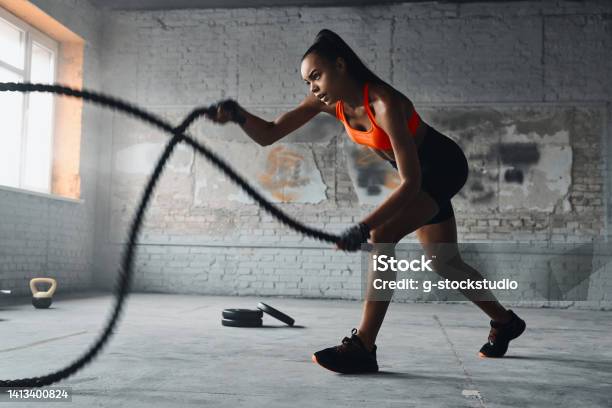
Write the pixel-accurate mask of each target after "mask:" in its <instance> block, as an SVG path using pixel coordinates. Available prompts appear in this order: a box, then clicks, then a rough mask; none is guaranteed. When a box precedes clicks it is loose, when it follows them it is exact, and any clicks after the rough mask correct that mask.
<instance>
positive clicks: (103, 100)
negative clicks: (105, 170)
mask: <svg viewBox="0 0 612 408" xmlns="http://www.w3.org/2000/svg"><path fill="white" fill-rule="evenodd" d="M6 91H17V92H51V93H55V94H59V95H66V96H73V97H76V98H82V99H83V100H86V101H90V102H93V103H96V104H99V105H102V106H105V107H108V108H111V109H116V110H119V111H122V112H125V113H128V114H130V115H132V116H135V117H136V118H138V119H140V120H142V121H145V122H147V123H150V124H152V125H154V126H156V127H158V128H160V129H162V130H164V131H165V132H167V133H170V134H172V135H173V136H172V139H171V140H170V141H169V142H168V144H167V145H166V148H165V149H164V151H163V153H162V155H161V157H160V158H159V161H158V162H157V164H156V166H155V169H154V170H153V174H152V175H151V177H150V178H149V181H148V182H147V185H146V188H145V191H144V192H143V194H142V196H141V198H140V203H139V204H138V210H137V212H136V214H135V215H134V217H133V218H132V222H131V227H130V231H129V240H128V245H127V247H126V248H125V249H124V251H123V254H122V259H121V268H120V269H119V276H118V278H117V284H116V286H115V306H114V309H113V311H112V314H111V317H110V318H109V320H108V322H107V323H106V326H105V328H104V330H103V332H102V334H101V335H100V336H99V337H98V339H97V340H96V341H95V342H94V344H93V345H92V346H91V347H90V348H89V350H87V352H85V353H84V354H83V355H82V356H81V357H79V358H78V359H77V360H75V361H74V362H73V363H71V364H70V365H68V366H67V367H65V368H63V369H61V370H59V371H56V372H53V373H51V374H47V375H45V376H42V377H32V378H23V379H19V380H0V387H5V388H17V387H27V388H31V387H44V386H47V385H50V384H53V383H56V382H58V381H61V380H63V379H65V378H68V377H69V376H71V375H72V374H74V373H76V372H77V371H79V370H80V369H81V368H83V367H84V366H85V365H86V364H88V363H90V362H91V361H92V360H93V358H94V357H95V356H96V355H97V354H98V353H99V352H100V350H101V349H102V347H104V345H105V344H106V342H107V341H108V339H109V338H110V336H111V334H112V332H113V329H114V328H115V326H116V324H117V322H118V320H119V317H120V314H121V310H122V308H123V304H124V302H125V299H126V298H127V295H128V294H129V291H130V284H131V279H132V269H133V264H134V253H135V249H136V243H137V240H138V236H139V234H140V230H141V227H142V223H143V219H144V215H145V212H146V209H147V206H148V204H149V200H150V198H151V196H152V195H153V191H154V190H155V186H156V184H157V181H158V180H159V178H160V176H161V174H162V172H163V170H164V166H165V165H166V162H167V161H168V159H169V158H170V155H171V154H172V151H173V150H174V148H175V147H176V145H177V144H178V143H179V142H185V143H187V144H189V145H190V146H192V147H193V148H194V149H195V150H196V151H198V152H199V153H200V154H203V155H204V156H205V157H206V158H207V159H208V160H209V161H211V162H213V163H214V164H215V165H216V166H217V167H218V168H220V169H221V170H222V171H223V172H224V173H225V174H226V175H227V176H228V177H229V178H230V179H231V180H232V181H234V182H235V183H236V184H238V185H239V186H240V187H241V188H242V189H243V190H245V191H246V192H247V193H248V194H249V195H250V196H251V197H253V199H255V201H256V202H257V203H258V204H259V205H260V206H261V207H263V208H264V209H265V210H266V211H268V212H269V213H270V214H272V215H273V216H274V217H275V218H276V219H278V220H279V221H280V222H281V223H283V224H285V225H287V226H288V227H290V228H292V229H294V230H296V231H298V232H299V233H301V234H303V235H306V236H309V237H312V238H316V239H319V240H321V241H327V242H329V243H336V242H338V240H339V239H340V237H338V236H336V235H332V234H328V233H325V232H323V231H319V230H316V229H314V228H310V227H307V226H305V225H303V224H301V223H299V222H298V221H296V220H294V219H293V218H291V217H290V216H288V215H287V214H285V213H284V212H283V211H281V210H280V209H278V208H277V207H276V206H274V204H272V203H270V202H268V201H267V200H266V199H265V198H263V197H262V196H261V195H260V194H259V193H258V192H257V191H255V190H254V189H253V188H252V187H251V186H250V185H249V184H248V183H247V182H246V181H245V180H244V179H243V178H242V177H241V176H239V175H238V174H236V172H234V170H233V169H232V168H231V167H229V165H227V164H226V163H225V162H224V161H223V160H222V159H220V158H219V157H217V156H216V155H215V154H214V153H213V152H211V151H209V150H208V149H207V148H206V147H205V146H203V145H201V144H200V143H198V142H197V141H195V140H194V139H192V138H191V137H190V136H188V135H187V134H185V131H186V130H187V128H188V127H189V125H191V123H193V121H195V120H196V119H197V118H199V117H200V116H202V115H205V114H206V113H208V112H212V111H211V109H213V107H212V106H211V107H203V108H197V109H194V110H193V111H192V112H191V113H190V114H189V115H188V116H187V117H186V118H185V120H183V122H182V123H181V124H180V125H179V126H177V127H172V126H171V125H170V124H168V123H166V122H165V121H164V120H162V119H161V118H158V117H157V116H155V115H153V114H151V113H148V112H145V111H144V110H142V109H140V108H138V107H136V106H134V105H130V104H129V103H127V102H125V101H122V100H120V99H118V98H114V97H110V96H106V95H103V94H100V93H96V92H91V91H87V90H76V89H72V88H69V87H66V86H61V85H46V84H31V83H14V82H0V92H6Z"/></svg>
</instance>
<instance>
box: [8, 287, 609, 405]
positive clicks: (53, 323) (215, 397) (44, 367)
mask: <svg viewBox="0 0 612 408" xmlns="http://www.w3.org/2000/svg"><path fill="white" fill-rule="evenodd" d="M260 300H263V301H264V302H266V303H268V304H270V305H271V306H274V307H277V308H278V309H280V310H282V311H284V312H286V313H287V314H289V315H291V316H292V317H294V318H295V320H296V325H299V326H302V327H294V328H290V327H287V326H284V325H283V324H282V323H280V322H278V321H276V320H274V319H273V318H271V317H269V316H264V325H265V327H263V328H255V329H252V328H251V329H249V328H229V327H223V326H221V323H220V320H221V310H222V309H224V308H239V307H240V308H255V306H256V305H257V302H258V301H260ZM4 302H5V303H4V306H1V307H0V329H1V331H0V333H1V337H0V357H1V358H2V364H1V365H0V378H2V379H15V378H24V377H30V376H39V375H43V374H47V373H49V372H51V371H55V370H57V369H60V368H63V367H64V366H65V365H67V364H68V363H70V362H72V361H73V360H74V359H75V358H77V356H79V355H80V354H81V353H82V352H83V351H84V350H85V349H86V348H88V347H89V345H90V344H91V343H92V341H93V339H94V338H95V337H96V336H97V334H98V332H99V330H100V328H101V326H102V323H103V321H105V320H106V318H107V317H108V315H109V311H110V307H111V305H112V297H111V296H110V295H106V294H97V295H95V296H94V295H92V296H91V297H81V298H75V297H71V298H59V299H58V298H56V299H55V302H54V304H53V306H52V308H51V309H49V310H35V309H34V308H33V307H32V306H31V305H29V304H26V303H23V299H21V302H22V303H20V304H16V305H8V306H7V305H6V300H4ZM514 310H515V311H517V313H518V314H519V315H520V316H521V317H523V318H524V319H525V320H526V321H527V325H528V327H527V331H526V332H525V334H523V336H522V337H521V338H519V339H517V340H516V341H515V342H513V343H512V344H511V346H510V350H509V352H508V357H507V358H504V359H495V360H493V359H491V360H483V359H480V358H478V357H477V352H478V349H479V348H480V346H481V345H482V344H483V343H484V342H485V341H486V338H487V334H488V319H487V318H486V316H485V315H484V314H482V313H481V312H480V311H479V310H478V309H477V308H476V307H475V306H473V305H471V304H393V305H391V308H390V310H389V313H388V314H387V319H386V321H385V324H384V325H383V329H382V331H381V334H380V336H379V339H378V342H377V343H378V347H379V352H378V360H379V365H380V369H381V370H382V372H381V373H379V374H373V375H362V376H356V375H339V374H335V373H332V372H330V371H327V370H324V369H323V368H321V367H319V366H318V365H315V364H314V363H313V362H312V361H311V360H310V356H311V354H312V352H314V351H316V350H319V349H321V348H324V347H329V346H331V345H335V344H339V342H340V340H341V338H342V337H343V336H346V335H348V334H349V332H350V329H351V328H352V327H354V326H356V325H357V323H358V321H359V316H360V303H359V302H348V301H336V300H304V299H276V298H247V297H213V296H180V295H160V294H133V295H131V296H130V298H129V299H128V303H127V308H126V309H125V312H124V314H123V318H122V319H121V322H120V324H119V327H118V330H117V331H116V333H115V335H114V336H113V337H111V340H110V343H109V344H108V346H107V347H106V348H105V349H103V351H102V353H101V354H100V355H99V356H98V358H96V359H95V360H94V361H93V363H91V364H90V365H88V366H86V367H85V368H84V369H82V370H81V371H80V372H78V373H77V374H76V375H74V376H72V377H70V378H69V379H68V380H65V381H64V382H61V383H59V384H56V385H57V386H58V387H60V386H63V387H70V388H71V391H72V394H73V396H72V402H70V403H54V404H53V405H51V406H54V407H55V406H56V407H60V406H62V405H66V406H70V407H81V406H82V407H120V406H126V407H169V406H177V407H178V406H180V407H185V406H211V407H236V406H243V407H267V408H271V407H288V406H291V407H321V406H332V407H348V406H350V407H372V406H378V407H383V406H384V407H552V406H554V407H557V408H561V407H611V406H612V348H610V334H611V333H612V330H611V329H612V319H610V312H602V311H585V310H558V309H527V308H515V309H514ZM29 405H31V406H37V407H39V406H41V403H20V404H19V405H18V406H19V407H27V406H29Z"/></svg>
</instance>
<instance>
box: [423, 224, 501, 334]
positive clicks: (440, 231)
mask: <svg viewBox="0 0 612 408" xmlns="http://www.w3.org/2000/svg"><path fill="white" fill-rule="evenodd" d="M416 235H417V238H418V239H419V241H420V242H421V245H423V248H424V249H425V252H426V253H427V256H428V257H430V258H431V257H432V256H435V257H436V258H437V259H443V261H441V262H438V265H439V267H438V268H436V272H437V273H439V274H440V275H441V276H443V277H448V278H449V279H452V280H467V279H471V280H482V279H483V277H482V275H481V274H480V272H478V271H477V270H476V269H474V268H472V267H471V266H470V265H468V264H466V263H465V262H463V260H462V259H461V255H460V254H459V249H458V247H457V225H456V222H455V217H454V216H453V217H451V218H449V219H448V220H446V221H442V222H440V223H437V224H429V225H423V226H422V227H420V228H419V229H418V230H417V232H416ZM461 292H462V293H463V294H464V295H465V296H466V297H467V298H468V299H470V300H471V301H472V302H473V303H474V304H476V306H478V307H479V308H480V309H482V311H483V312H485V313H486V314H487V315H488V316H489V317H490V318H491V320H494V321H497V322H500V323H505V322H507V321H508V320H510V315H509V313H508V311H507V310H506V309H505V308H504V307H503V306H502V305H501V304H500V303H499V302H498V301H497V299H496V298H495V295H493V293H491V291H490V290H482V291H474V290H472V291H461ZM483 299H489V300H483Z"/></svg>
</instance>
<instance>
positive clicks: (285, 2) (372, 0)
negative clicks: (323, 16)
mask: <svg viewBox="0 0 612 408" xmlns="http://www.w3.org/2000/svg"><path fill="white" fill-rule="evenodd" d="M90 1H91V2H92V3H94V5H96V6H97V7H101V8H108V9H112V10H170V9H206V8H245V7H254V8H257V7H292V6H293V7H296V6H306V7H356V6H375V5H379V4H383V3H387V4H391V3H422V2H424V1H426V0H404V1H401V0H395V1H394V0H90ZM474 1H476V0H439V1H437V2H438V3H469V2H474ZM477 1H478V2H480V3H485V2H495V3H498V2H500V0H477ZM519 1H521V0H519ZM430 2H431V0H430Z"/></svg>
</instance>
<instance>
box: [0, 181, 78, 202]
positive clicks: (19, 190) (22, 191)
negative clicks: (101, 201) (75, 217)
mask: <svg viewBox="0 0 612 408" xmlns="http://www.w3.org/2000/svg"><path fill="white" fill-rule="evenodd" d="M0 191H10V192H13V193H18V194H26V195H31V196H35V197H41V198H47V199H50V200H57V201H65V202H68V203H75V204H83V203H84V202H85V200H83V199H80V198H69V197H62V196H59V195H55V194H49V193H39V192H37V191H32V190H25V189H22V188H16V187H9V186H1V185H0Z"/></svg>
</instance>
